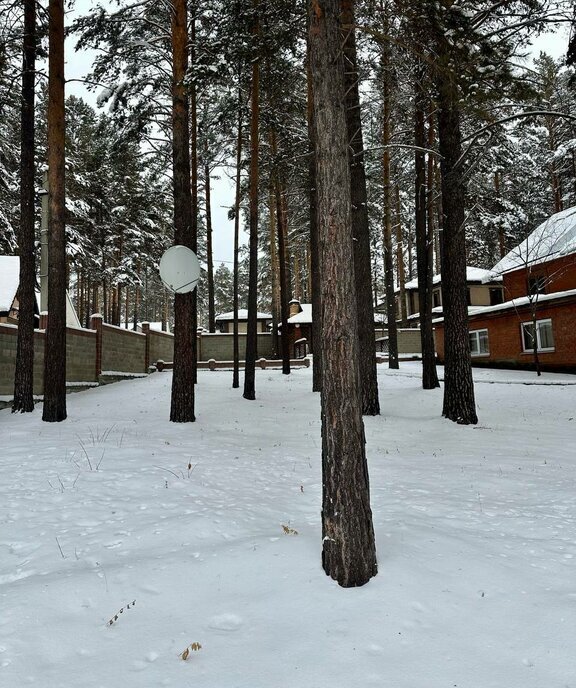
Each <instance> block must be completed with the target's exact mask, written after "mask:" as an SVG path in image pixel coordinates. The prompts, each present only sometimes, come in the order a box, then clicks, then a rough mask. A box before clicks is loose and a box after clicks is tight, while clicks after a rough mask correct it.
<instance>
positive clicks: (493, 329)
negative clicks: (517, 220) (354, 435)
mask: <svg viewBox="0 0 576 688" xmlns="http://www.w3.org/2000/svg"><path fill="white" fill-rule="evenodd" d="M497 276H502V279H503V289H504V296H505V301H504V302H503V303H500V304H496V305H492V306H487V307H479V308H478V307H477V308H470V309H469V332H470V348H471V354H472V362H473V363H474V364H476V365H490V366H500V367H513V368H523V369H533V368H534V367H535V362H534V339H536V345H537V350H538V359H539V364H540V367H541V369H542V370H549V371H566V372H576V208H569V209H568V210H564V211H562V212H560V213H556V214H555V215H552V216H551V217H550V218H549V219H548V220H546V221H545V222H543V223H542V224H541V225H540V226H539V227H537V228H536V229H535V230H534V231H533V232H532V233H531V234H530V235H529V236H528V237H527V238H526V239H525V240H524V241H523V242H522V243H521V244H519V245H518V246H516V247H515V248H514V249H513V250H512V251H510V252H509V253H508V254H507V255H506V256H504V257H503V258H502V259H501V260H500V261H499V262H498V263H497V264H496V265H495V266H494V267H493V268H492V270H491V271H490V274H489V276H488V277H487V279H494V278H495V277H497ZM443 335H444V327H443V323H442V322H438V323H436V346H437V350H438V357H439V359H440V360H442V359H443V355H444V336H443Z"/></svg>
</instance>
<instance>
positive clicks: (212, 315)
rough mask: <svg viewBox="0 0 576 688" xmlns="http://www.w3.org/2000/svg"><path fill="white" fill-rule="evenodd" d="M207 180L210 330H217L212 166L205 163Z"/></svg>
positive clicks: (207, 260) (207, 258)
mask: <svg viewBox="0 0 576 688" xmlns="http://www.w3.org/2000/svg"><path fill="white" fill-rule="evenodd" d="M204 177H205V180H206V182H205V183H206V262H207V263H208V331H209V332H216V310H215V307H214V257H213V251H212V206H211V203H210V168H209V166H208V164H206V165H204Z"/></svg>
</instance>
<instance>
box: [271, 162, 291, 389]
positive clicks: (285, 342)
mask: <svg viewBox="0 0 576 688" xmlns="http://www.w3.org/2000/svg"><path fill="white" fill-rule="evenodd" d="M274 197H275V199H276V226H277V228H278V256H279V263H280V318H281V321H282V330H281V343H282V346H281V348H282V373H283V374H284V375H290V337H289V335H288V318H289V317H290V307H289V305H288V301H289V299H288V284H287V274H286V234H287V231H286V225H285V222H284V213H283V212H282V194H281V191H280V182H279V180H278V172H276V175H275V179H274Z"/></svg>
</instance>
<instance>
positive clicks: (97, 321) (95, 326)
mask: <svg viewBox="0 0 576 688" xmlns="http://www.w3.org/2000/svg"><path fill="white" fill-rule="evenodd" d="M90 329H92V330H96V362H95V363H96V370H95V372H96V381H98V378H99V377H100V375H101V374H102V316H101V315H100V313H94V315H92V316H91V317H90Z"/></svg>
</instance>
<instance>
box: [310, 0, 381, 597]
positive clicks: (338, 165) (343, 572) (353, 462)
mask: <svg viewBox="0 0 576 688" xmlns="http://www.w3.org/2000/svg"><path fill="white" fill-rule="evenodd" d="M339 14H340V1H339V0H324V1H322V0H310V4H309V22H310V29H309V39H310V65H311V72H312V78H313V93H314V114H315V123H316V132H317V138H316V164H317V175H316V180H317V189H318V228H319V246H320V251H319V255H320V276H321V277H320V282H321V290H322V349H323V351H322V354H323V356H322V395H321V401H322V468H323V480H322V482H323V498H322V531H323V532H322V535H323V552H322V563H323V566H324V570H325V571H326V573H327V574H328V575H329V576H331V577H332V578H334V579H335V580H337V581H338V583H339V584H340V585H342V586H344V587H352V586H358V585H364V584H365V583H367V582H368V581H369V580H370V578H372V576H374V575H375V574H376V572H377V564H376V548H375V543H374V531H373V527H372V512H371V509H370V491H369V484H368V468H367V463H366V454H365V439H364V425H363V422H362V391H361V384H360V366H359V343H358V320H357V313H356V293H355V276H354V262H353V255H354V249H353V237H352V218H351V204H350V169H349V164H348V133H347V127H346V107H345V95H344V94H345V87H344V65H343V60H342V52H341V26H340V22H339Z"/></svg>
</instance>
